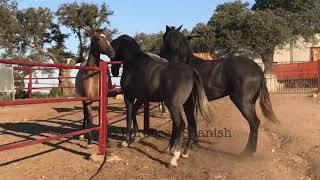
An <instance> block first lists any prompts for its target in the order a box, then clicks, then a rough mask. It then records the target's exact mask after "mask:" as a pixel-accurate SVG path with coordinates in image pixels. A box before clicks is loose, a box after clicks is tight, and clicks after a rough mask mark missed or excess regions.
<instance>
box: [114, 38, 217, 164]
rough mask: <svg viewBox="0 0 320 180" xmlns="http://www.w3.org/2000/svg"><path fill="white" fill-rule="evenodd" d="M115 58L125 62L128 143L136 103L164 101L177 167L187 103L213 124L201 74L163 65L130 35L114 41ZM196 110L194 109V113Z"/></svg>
mask: <svg viewBox="0 0 320 180" xmlns="http://www.w3.org/2000/svg"><path fill="white" fill-rule="evenodd" d="M111 45H112V47H113V48H114V50H115V56H114V58H112V59H111V61H114V60H119V59H121V60H122V61H123V74H122V76H121V82H120V84H121V88H122V91H123V92H124V101H125V104H126V109H127V118H126V119H127V128H128V133H127V136H126V140H127V141H130V138H131V125H132V118H133V113H132V112H133V106H134V102H135V100H137V99H138V100H140V101H143V102H150V101H155V102H159V101H163V102H164V103H165V104H166V106H167V107H168V109H169V111H170V114H171V117H172V121H173V123H172V135H171V140H170V143H169V147H170V149H171V152H172V151H173V157H172V159H171V162H170V164H171V165H172V166H177V160H178V159H179V157H180V154H181V153H180V149H181V144H182V140H183V131H184V128H185V122H187V119H186V114H185V110H184V104H186V103H188V102H191V103H193V102H194V103H195V108H197V110H199V111H200V112H201V114H202V115H203V117H204V118H205V119H206V120H207V121H208V122H211V121H212V118H211V117H212V114H211V110H210V107H209V104H208V100H207V97H206V95H205V91H204V89H203V85H202V82H201V79H200V77H199V75H198V73H197V72H196V71H195V70H194V69H193V68H192V67H191V66H189V65H186V64H183V63H168V62H164V61H163V60H162V59H161V58H160V57H156V56H153V55H150V54H148V53H146V52H144V51H143V50H141V48H140V46H139V45H138V43H137V42H136V41H135V40H134V39H133V38H131V37H130V36H128V35H122V36H120V37H118V38H117V39H115V40H113V41H112V42H111ZM119 68H120V65H112V66H111V70H112V74H113V75H114V76H117V75H118V74H119ZM193 111H194V110H193Z"/></svg>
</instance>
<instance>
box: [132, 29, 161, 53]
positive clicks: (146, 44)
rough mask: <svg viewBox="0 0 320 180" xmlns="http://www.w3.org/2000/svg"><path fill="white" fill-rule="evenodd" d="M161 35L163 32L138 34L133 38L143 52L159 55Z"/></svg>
mask: <svg viewBox="0 0 320 180" xmlns="http://www.w3.org/2000/svg"><path fill="white" fill-rule="evenodd" d="M162 35H163V32H159V33H155V34H145V33H138V34H136V35H135V36H134V39H135V40H136V41H137V42H138V44H139V45H140V47H141V48H142V49H143V50H144V51H147V52H151V53H154V54H159V53H160V47H161V44H162Z"/></svg>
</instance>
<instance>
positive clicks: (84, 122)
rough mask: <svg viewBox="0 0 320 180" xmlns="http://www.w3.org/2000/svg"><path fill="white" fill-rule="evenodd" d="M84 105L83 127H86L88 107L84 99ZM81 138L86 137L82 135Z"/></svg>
mask: <svg viewBox="0 0 320 180" xmlns="http://www.w3.org/2000/svg"><path fill="white" fill-rule="evenodd" d="M82 107H83V121H82V129H86V128H87V125H88V108H87V104H86V102H85V101H82ZM79 139H84V135H83V134H82V135H80V136H79Z"/></svg>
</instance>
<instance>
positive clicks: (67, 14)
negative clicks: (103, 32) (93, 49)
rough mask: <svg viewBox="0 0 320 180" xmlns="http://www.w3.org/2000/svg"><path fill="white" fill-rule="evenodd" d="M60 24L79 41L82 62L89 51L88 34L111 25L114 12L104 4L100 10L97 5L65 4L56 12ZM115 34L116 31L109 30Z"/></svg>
mask: <svg viewBox="0 0 320 180" xmlns="http://www.w3.org/2000/svg"><path fill="white" fill-rule="evenodd" d="M56 15H57V16H58V20H59V22H60V23H61V24H62V25H64V26H66V27H68V28H70V29H71V30H72V32H73V33H74V34H75V35H76V37H77V38H78V40H79V46H78V54H79V57H80V59H78V62H82V61H83V60H84V57H85V53H86V51H87V50H88V40H89V38H88V33H89V32H90V31H92V30H94V29H97V28H101V27H102V26H103V25H110V20H109V16H111V15H113V11H111V10H110V9H109V7H108V6H107V5H106V4H105V3H103V4H102V5H101V7H100V9H99V7H98V6H97V5H94V4H87V3H82V4H78V3H77V2H74V3H69V4H63V5H61V6H60V7H59V9H58V11H57V12H56ZM109 32H110V33H111V34H114V33H115V32H116V30H109Z"/></svg>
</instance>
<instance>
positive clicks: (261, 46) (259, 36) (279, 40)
mask: <svg viewBox="0 0 320 180" xmlns="http://www.w3.org/2000/svg"><path fill="white" fill-rule="evenodd" d="M244 26H245V30H244V32H243V33H244V37H245V41H246V42H245V43H246V44H247V46H248V47H247V48H248V49H249V50H251V51H253V52H255V53H258V54H263V53H265V52H268V51H274V49H275V48H276V47H278V48H282V47H284V45H285V44H287V43H288V41H289V38H290V35H291V31H290V29H289V27H288V23H287V21H286V20H285V19H283V18H281V17H279V16H276V15H275V14H273V12H271V11H257V12H252V13H249V14H248V15H247V17H246V19H245V21H244Z"/></svg>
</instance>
